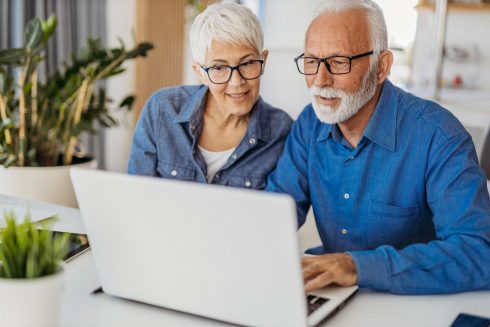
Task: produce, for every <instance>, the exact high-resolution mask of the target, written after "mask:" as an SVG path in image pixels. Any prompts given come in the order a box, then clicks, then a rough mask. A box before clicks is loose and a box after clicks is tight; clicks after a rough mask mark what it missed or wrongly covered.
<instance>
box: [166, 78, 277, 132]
mask: <svg viewBox="0 0 490 327" xmlns="http://www.w3.org/2000/svg"><path fill="white" fill-rule="evenodd" d="M208 90H209V88H208V87H207V86H205V85H202V87H201V88H200V89H199V90H198V91H197V92H196V93H195V94H194V96H192V97H191V99H190V101H189V102H188V103H187V105H186V106H185V107H184V108H183V109H182V111H181V112H180V113H179V114H178V115H177V116H176V117H175V118H174V122H176V123H191V124H193V125H194V126H199V125H200V124H201V123H202V114H203V112H204V106H205V104H206V95H207V94H208ZM265 106H266V104H265V103H264V101H263V100H262V97H260V96H259V98H258V99H257V102H255V104H254V106H253V108H252V114H251V116H250V120H249V122H248V128H247V137H248V138H254V139H261V140H263V141H266V142H268V141H270V138H271V130H270V129H271V126H270V124H269V123H270V122H268V121H267V119H264V117H263V111H264V110H265V108H264V107H265Z"/></svg>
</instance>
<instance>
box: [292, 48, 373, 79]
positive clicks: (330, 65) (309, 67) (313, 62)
mask: <svg viewBox="0 0 490 327" xmlns="http://www.w3.org/2000/svg"><path fill="white" fill-rule="evenodd" d="M373 53H374V51H369V52H366V53H362V54H359V55H355V56H350V57H346V56H331V57H326V58H316V57H304V55H305V54H304V53H302V54H301V55H299V56H298V57H296V58H294V62H296V67H298V71H299V72H300V73H301V74H304V75H316V74H317V73H318V69H319V68H320V64H321V63H322V62H323V63H324V64H325V66H326V67H327V70H328V71H329V72H330V73H331V74H336V75H341V74H348V73H350V71H351V68H352V60H354V59H357V58H362V57H366V56H370V55H372V54H373Z"/></svg>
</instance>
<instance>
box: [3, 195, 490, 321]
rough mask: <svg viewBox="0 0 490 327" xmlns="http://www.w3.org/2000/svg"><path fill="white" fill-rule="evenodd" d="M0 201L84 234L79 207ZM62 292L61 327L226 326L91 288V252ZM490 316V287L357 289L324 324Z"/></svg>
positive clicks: (74, 265) (69, 270) (70, 270)
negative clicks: (43, 213)
mask: <svg viewBox="0 0 490 327" xmlns="http://www.w3.org/2000/svg"><path fill="white" fill-rule="evenodd" d="M0 204H17V205H19V204H30V206H31V207H32V208H42V209H47V210H49V209H51V210H58V211H57V212H59V214H60V217H61V219H60V221H59V222H57V223H56V224H55V225H54V227H53V228H54V229H56V230H66V231H71V232H79V233H80V232H83V231H84V229H83V225H82V223H81V220H80V214H79V211H78V210H76V209H71V208H61V207H56V206H53V205H49V204H44V203H39V202H33V201H25V200H17V199H13V198H10V197H6V196H3V195H0ZM65 271H66V273H65V293H64V301H63V309H62V314H61V317H60V324H59V326H62V327H65V326H94V327H97V326H101V327H102V326H136V325H138V326H230V325H228V324H225V323H220V322H217V321H215V320H210V319H205V318H201V317H197V316H193V315H189V314H185V313H180V312H176V311H172V310H167V309H164V308H159V307H154V306H150V305H145V304H140V303H136V302H131V301H126V300H123V299H117V298H114V297H111V296H108V295H105V294H96V295H93V294H91V292H92V291H93V290H94V289H96V288H97V287H99V286H100V284H99V281H98V277H97V272H96V270H95V266H94V262H93V258H92V254H91V252H90V251H89V252H87V253H85V254H83V255H81V256H79V257H77V258H75V259H73V260H72V261H70V262H69V263H67V264H66V266H65ZM460 312H466V313H472V314H476V315H481V316H486V317H490V291H479V292H467V293H460V294H453V295H431V296H399V295H392V294H386V293H378V292H372V291H369V290H360V291H359V292H358V294H357V295H356V296H354V298H353V299H352V300H351V301H350V302H349V303H348V305H346V306H345V307H344V308H343V309H342V310H340V311H339V312H338V313H337V314H336V315H335V316H333V317H332V318H330V319H329V320H327V321H326V322H325V323H324V324H323V325H325V326H334V327H335V326H394V325H396V326H431V327H432V326H434V327H437V326H441V327H448V326H450V325H451V322H452V321H453V320H454V319H455V318H456V316H457V315H458V313H460Z"/></svg>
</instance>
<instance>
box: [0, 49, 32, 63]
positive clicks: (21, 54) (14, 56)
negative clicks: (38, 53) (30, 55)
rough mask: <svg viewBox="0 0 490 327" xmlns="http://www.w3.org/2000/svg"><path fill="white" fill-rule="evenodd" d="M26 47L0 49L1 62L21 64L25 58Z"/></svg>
mask: <svg viewBox="0 0 490 327" xmlns="http://www.w3.org/2000/svg"><path fill="white" fill-rule="evenodd" d="M25 57H26V49H25V48H12V49H4V50H0V64H3V65H20V64H22V62H23V61H24V60H25Z"/></svg>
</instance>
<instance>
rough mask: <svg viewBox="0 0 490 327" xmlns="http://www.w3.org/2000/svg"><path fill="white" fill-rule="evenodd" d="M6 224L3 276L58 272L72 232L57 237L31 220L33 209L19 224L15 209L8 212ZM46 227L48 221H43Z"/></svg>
mask: <svg viewBox="0 0 490 327" xmlns="http://www.w3.org/2000/svg"><path fill="white" fill-rule="evenodd" d="M4 219H5V222H6V223H5V226H6V227H5V228H4V229H3V230H0V277H4V278H37V277H41V276H45V275H50V274H53V273H56V272H57V271H58V270H59V268H60V263H61V261H62V260H63V258H64V257H65V255H66V253H67V252H68V236H69V235H67V234H64V235H63V236H61V237H53V232H52V231H50V230H39V229H37V228H36V227H35V226H34V225H35V223H31V219H30V212H28V214H27V215H26V217H25V220H24V223H22V224H17V223H16V218H15V214H14V213H13V211H10V212H4ZM43 226H44V227H45V225H43Z"/></svg>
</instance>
